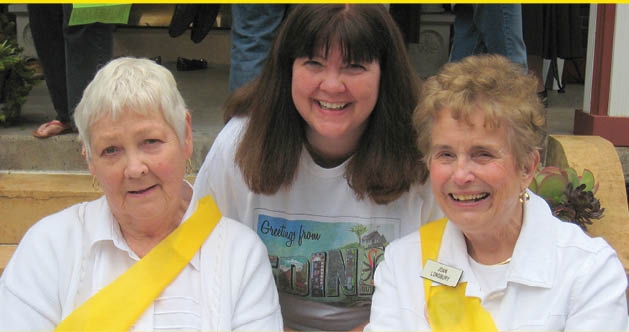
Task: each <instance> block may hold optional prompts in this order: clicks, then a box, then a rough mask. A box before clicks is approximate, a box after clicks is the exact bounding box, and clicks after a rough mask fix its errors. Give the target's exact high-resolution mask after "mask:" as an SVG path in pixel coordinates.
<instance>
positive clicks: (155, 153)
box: [88, 111, 192, 224]
mask: <svg viewBox="0 0 629 332" xmlns="http://www.w3.org/2000/svg"><path fill="white" fill-rule="evenodd" d="M186 120H187V129H186V137H185V140H184V143H183V145H182V143H181V141H180V140H179V138H178V137H177V135H176V134H175V131H174V130H173V129H172V127H170V126H169V125H168V124H167V123H166V121H165V120H164V118H163V116H162V115H161V112H149V114H148V115H141V114H138V113H136V112H132V111H127V112H123V113H122V114H121V115H120V116H119V117H118V118H117V119H116V120H115V121H113V120H112V119H111V117H110V116H105V117H103V118H101V119H99V120H97V121H96V122H95V123H94V124H92V125H91V140H90V142H91V151H92V155H91V157H90V159H89V160H88V166H89V170H90V172H91V173H92V175H94V176H95V177H96V178H97V179H98V181H99V182H100V185H101V187H102V189H103V191H104V192H105V196H106V197H107V201H108V203H109V206H110V208H111V210H112V212H113V214H114V216H115V217H116V219H117V220H118V222H120V223H121V224H122V223H124V222H129V221H130V222H138V221H142V220H152V221H155V220H161V219H160V218H164V217H167V216H172V215H173V213H175V211H177V209H180V208H181V197H182V196H183V193H182V191H183V189H182V188H184V186H182V181H183V176H184V173H185V163H186V160H187V159H188V158H189V157H190V155H191V154H192V134H191V127H190V115H189V114H188V115H187V118H186Z"/></svg>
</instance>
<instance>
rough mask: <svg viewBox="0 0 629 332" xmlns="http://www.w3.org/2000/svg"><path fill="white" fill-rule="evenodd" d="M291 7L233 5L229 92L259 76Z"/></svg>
mask: <svg viewBox="0 0 629 332" xmlns="http://www.w3.org/2000/svg"><path fill="white" fill-rule="evenodd" d="M287 10H288V5H268V4H267V5H260V4H233V5H231V14H232V26H231V37H232V48H231V53H230V62H229V91H234V90H236V89H238V88H239V87H241V86H243V85H244V84H245V83H247V82H249V81H251V80H253V79H254V78H255V77H257V76H258V75H259V74H260V71H261V70H262V66H263V64H264V60H265V59H266V56H267V54H268V52H269V49H270V48H271V43H272V42H273V38H274V37H275V33H276V31H277V29H278V28H279V26H280V24H281V23H282V20H283V19H284V16H285V14H286V11H287Z"/></svg>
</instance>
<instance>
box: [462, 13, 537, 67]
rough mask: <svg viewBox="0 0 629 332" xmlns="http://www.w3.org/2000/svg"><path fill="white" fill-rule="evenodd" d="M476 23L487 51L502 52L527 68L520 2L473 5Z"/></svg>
mask: <svg viewBox="0 0 629 332" xmlns="http://www.w3.org/2000/svg"><path fill="white" fill-rule="evenodd" d="M473 6H474V7H475V10H474V25H475V26H476V27H477V29H478V30H479V31H480V35H481V36H482V39H483V43H484V45H485V51H486V53H493V54H502V55H504V56H506V57H507V58H509V59H510V60H511V61H513V62H515V63H519V64H520V65H522V66H524V68H527V61H526V46H525V45H524V38H523V37H522V8H521V5H519V4H506V5H494V4H491V5H489V4H483V5H473Z"/></svg>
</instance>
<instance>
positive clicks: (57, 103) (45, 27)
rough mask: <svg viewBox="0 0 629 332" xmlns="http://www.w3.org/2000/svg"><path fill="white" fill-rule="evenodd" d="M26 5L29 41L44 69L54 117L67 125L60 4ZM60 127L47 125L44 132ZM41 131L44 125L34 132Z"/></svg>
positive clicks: (69, 120)
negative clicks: (33, 46)
mask: <svg viewBox="0 0 629 332" xmlns="http://www.w3.org/2000/svg"><path fill="white" fill-rule="evenodd" d="M27 6H28V16H29V25H30V28H31V34H32V36H33V43H34V45H35V50H36V51H37V55H38V58H39V63H40V64H41V67H42V69H43V72H44V77H45V80H46V86H47V87H48V93H49V94H50V98H51V99H52V104H53V107H54V108H55V112H56V113H57V116H56V120H58V121H60V122H61V123H63V124H71V123H72V119H71V118H70V117H69V112H68V93H67V88H66V72H65V71H66V69H65V68H66V55H65V46H64V41H63V10H62V5H58V4H55V5H52V4H29V5H27ZM44 125H45V124H44ZM44 125H42V126H44ZM49 127H50V126H49ZM61 129H62V128H60V127H59V126H53V127H50V128H47V131H52V132H54V131H56V130H61ZM42 130H44V128H40V129H39V130H38V131H42Z"/></svg>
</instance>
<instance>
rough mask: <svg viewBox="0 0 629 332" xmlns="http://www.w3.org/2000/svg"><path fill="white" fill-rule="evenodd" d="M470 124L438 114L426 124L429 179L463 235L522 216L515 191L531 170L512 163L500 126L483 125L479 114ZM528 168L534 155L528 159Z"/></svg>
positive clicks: (525, 183)
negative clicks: (428, 129) (429, 131)
mask: <svg viewBox="0 0 629 332" xmlns="http://www.w3.org/2000/svg"><path fill="white" fill-rule="evenodd" d="M470 122H471V124H468V123H467V122H466V121H464V120H463V119H459V120H455V119H453V118H452V116H451V113H450V110H448V109H444V110H442V111H441V112H439V115H438V117H437V118H436V120H435V123H434V126H433V128H432V136H431V137H432V138H431V139H432V143H431V148H430V152H429V153H430V155H429V157H430V163H429V167H430V179H431V183H432V191H433V194H434V195H435V197H436V199H437V202H438V203H439V205H440V206H441V208H442V210H443V211H444V213H445V214H446V215H447V217H448V219H450V220H451V221H452V222H453V223H454V224H455V225H457V226H458V227H459V229H461V231H463V232H464V233H466V234H467V233H477V232H485V233H488V232H492V231H495V232H499V231H500V230H501V229H503V228H504V227H505V226H508V225H509V224H511V223H515V224H518V225H519V223H521V220H522V204H521V203H520V202H519V194H520V192H522V190H524V189H525V188H527V187H528V184H529V183H530V181H531V178H532V174H533V172H530V171H529V172H524V171H523V170H522V168H521V167H519V166H518V165H517V164H516V160H515V156H514V154H513V153H512V151H511V147H510V145H509V142H508V139H507V130H506V129H505V128H504V126H501V127H498V128H490V127H485V126H483V123H484V115H483V112H478V111H477V112H474V113H472V114H471V116H470ZM530 163H531V165H527V166H526V167H525V169H527V170H529V169H532V168H531V167H534V164H535V159H534V158H531V161H530Z"/></svg>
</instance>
